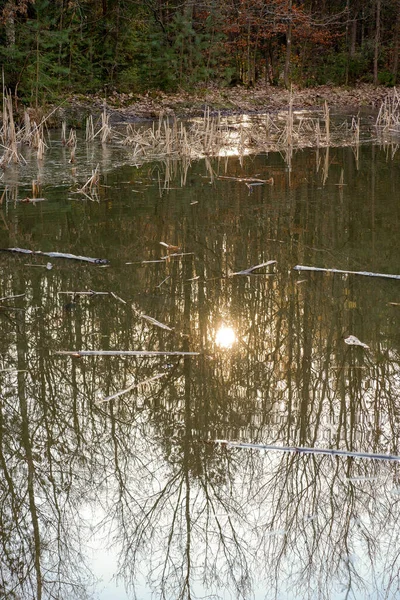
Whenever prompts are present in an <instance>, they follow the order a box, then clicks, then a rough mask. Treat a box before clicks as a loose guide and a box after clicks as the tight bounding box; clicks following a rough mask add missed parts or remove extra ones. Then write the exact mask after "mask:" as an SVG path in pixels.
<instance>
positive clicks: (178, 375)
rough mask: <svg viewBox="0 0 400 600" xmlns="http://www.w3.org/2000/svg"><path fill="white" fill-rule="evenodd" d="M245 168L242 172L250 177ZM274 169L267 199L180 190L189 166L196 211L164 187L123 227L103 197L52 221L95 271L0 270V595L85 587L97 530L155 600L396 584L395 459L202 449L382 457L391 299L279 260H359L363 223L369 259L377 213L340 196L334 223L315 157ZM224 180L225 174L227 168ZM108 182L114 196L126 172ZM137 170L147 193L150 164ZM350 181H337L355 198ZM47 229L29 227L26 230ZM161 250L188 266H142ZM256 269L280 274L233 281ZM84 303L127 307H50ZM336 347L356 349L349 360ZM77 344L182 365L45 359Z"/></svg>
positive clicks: (393, 375) (394, 414)
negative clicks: (222, 331)
mask: <svg viewBox="0 0 400 600" xmlns="http://www.w3.org/2000/svg"><path fill="white" fill-rule="evenodd" d="M341 152H342V151H341V150H336V151H334V150H333V151H332V152H331V159H332V160H333V158H335V157H336V160H337V161H340V160H341ZM343 152H344V151H343ZM360 155H361V158H360V166H359V169H360V170H359V171H356V172H353V171H352V177H353V178H357V177H358V178H359V181H358V185H360V186H361V188H363V186H364V179H365V178H366V177H367V176H369V175H368V173H367V172H366V168H365V167H363V161H362V158H363V153H362V152H361V153H360ZM346 158H347V155H345V154H343V163H344V164H347V162H346V160H345V159H346ZM262 160H263V159H261V158H260V159H259V163H257V164H256V165H254V166H252V169H253V170H254V169H255V167H256V166H257V169H258V170H260V172H262V169H265V165H264V163H263V162H262ZM274 160H275V163H273V164H272V163H271V164H270V165H268V169H269V170H270V169H272V168H274V169H275V170H274V178H275V180H276V181H275V186H274V189H273V190H272V188H268V189H264V190H261V188H255V190H254V191H253V192H252V194H251V195H249V196H248V195H247V189H246V190H245V192H246V195H245V196H244V195H243V189H242V188H241V187H240V185H239V184H238V182H236V181H234V180H232V181H229V182H228V181H215V182H214V184H213V186H214V187H213V188H212V190H213V192H215V193H213V195H212V194H210V184H209V180H203V179H200V180H199V181H200V183H195V182H196V181H198V180H197V179H196V177H197V175H198V174H199V173H198V172H197V171H196V169H200V168H201V167H200V166H198V165H195V166H193V167H189V166H188V169H187V171H186V170H185V180H186V183H187V185H188V186H191V185H192V186H193V188H194V190H195V192H196V201H197V202H198V203H199V204H201V210H198V205H194V206H192V205H191V204H190V198H191V197H192V196H186V195H185V194H186V189H185V190H182V189H174V186H173V185H171V186H170V191H169V193H168V194H164V195H163V197H162V198H160V195H159V194H158V193H153V192H154V191H155V188H154V187H153V188H150V190H151V193H150V192H149V193H148V194H147V195H145V194H143V198H142V197H141V198H139V200H137V205H135V211H134V216H132V214H131V213H130V212H129V210H128V209H126V212H125V213H124V212H123V210H124V209H123V208H122V204H121V205H118V206H116V207H113V206H112V205H111V202H110V203H104V204H99V205H96V207H93V206H92V205H88V206H87V207H83V206H80V205H79V207H78V209H77V211H76V213H74V214H70V215H67V214H64V213H62V214H60V216H59V217H58V219H59V220H58V221H57V222H58V223H59V226H60V228H59V230H60V231H61V233H60V235H61V237H62V239H64V240H66V239H69V240H71V241H70V245H71V250H75V248H74V243H77V242H74V241H73V240H76V239H79V238H80V239H81V240H82V239H86V240H88V241H87V247H88V248H89V249H90V250H93V252H90V251H89V252H87V254H93V255H101V256H110V252H114V255H113V256H114V257H115V259H114V261H113V264H112V266H111V267H110V268H108V269H100V268H96V267H94V268H93V267H92V266H87V265H79V266H78V265H65V263H62V264H61V263H60V264H58V265H57V266H55V267H54V269H53V270H52V271H51V272H48V271H46V270H43V269H35V268H34V267H29V266H28V267H27V266H25V265H24V263H25V259H20V258H18V257H14V256H13V257H10V256H2V264H1V268H2V274H3V277H2V279H1V282H0V297H5V296H15V295H18V294H21V293H24V292H25V293H26V295H25V296H24V297H20V298H18V299H15V300H13V301H10V302H8V303H7V302H5V303H4V306H3V303H2V308H1V309H0V326H1V334H2V335H1V337H0V356H1V363H0V368H1V372H0V378H1V390H2V397H1V403H0V469H1V473H2V477H1V478H0V525H1V535H0V543H1V549H0V555H1V556H2V557H4V558H2V560H1V561H0V565H1V567H0V569H1V570H0V577H1V579H0V582H1V583H0V585H1V588H0V589H1V592H4V593H5V594H8V596H9V597H10V598H12V597H13V594H14V596H16V597H18V596H19V597H24V596H26V597H32V596H35V597H37V598H40V597H42V598H47V597H52V595H53V597H57V596H59V597H61V596H65V595H68V597H82V596H84V595H85V593H89V591H90V588H89V585H88V583H87V582H88V579H86V575H87V573H86V571H85V569H84V568H83V566H82V565H83V563H84V561H83V560H82V556H83V555H84V554H85V551H84V548H85V540H86V539H87V534H88V532H87V529H88V527H89V525H94V524H95V525H96V527H99V528H100V529H101V531H103V532H104V534H105V535H106V534H107V535H108V536H109V537H110V538H112V540H113V543H114V545H115V549H116V551H118V552H119V557H120V563H119V567H120V573H121V574H123V575H124V577H125V579H126V581H127V582H128V583H129V584H130V585H131V587H134V584H135V582H136V581H137V576H138V574H139V573H141V572H144V573H145V574H146V576H147V580H148V584H149V586H150V587H151V588H152V589H153V590H154V591H155V592H157V593H158V594H159V596H161V597H164V598H192V597H195V596H196V595H197V596H199V595H202V594H203V593H204V594H210V595H211V594H214V593H215V594H222V593H223V591H224V590H226V589H227V590H231V592H232V594H233V595H234V596H235V597H242V598H246V599H247V598H249V597H251V594H252V592H253V591H254V590H255V589H256V588H257V585H260V586H261V587H263V588H264V592H265V590H271V593H270V597H274V594H275V592H277V590H282V589H283V590H287V591H288V593H289V591H290V593H291V594H292V596H294V597H296V598H306V597H318V598H324V597H325V598H329V597H331V596H332V594H333V591H334V590H338V593H339V592H340V593H341V594H342V597H343V596H345V595H346V593H348V596H349V597H350V594H351V593H353V591H354V590H356V592H358V591H360V593H362V594H364V597H366V598H368V597H370V598H371V599H372V598H375V597H377V596H374V595H373V594H374V593H375V592H377V591H380V590H383V589H387V597H390V593H391V591H392V590H395V589H396V586H397V585H398V566H397V565H398V553H397V550H396V548H397V547H398V542H399V540H398V536H397V526H398V500H397V498H398V485H399V482H398V474H397V470H396V466H395V465H391V466H385V465H382V464H380V465H376V464H374V463H372V462H371V463H364V462H361V461H356V460H348V461H346V460H344V459H331V458H329V457H312V456H309V457H307V456H303V455H301V456H300V455H289V456H281V455H280V456H276V455H274V454H270V455H263V454H262V453H260V452H256V451H245V450H239V449H235V448H229V447H227V448H222V447H221V448H215V447H214V444H213V443H212V440H214V439H215V438H227V439H240V440H243V441H250V440H251V441H259V442H264V443H273V442H275V443H280V444H282V445H297V446H299V445H309V446H312V445H315V446H323V447H330V446H331V447H335V448H344V449H348V450H364V451H371V452H378V453H385V452H390V453H393V454H396V453H399V434H398V422H399V407H398V402H397V398H398V395H399V381H398V364H399V358H400V357H399V348H400V346H399V339H398V336H397V337H396V334H395V333H394V332H395V331H396V329H395V324H396V321H395V317H394V316H393V312H391V310H392V309H391V308H390V307H388V305H387V298H388V297H389V296H390V293H392V290H393V288H392V287H391V286H392V284H391V283H386V282H383V283H382V282H370V281H368V282H366V281H360V280H355V279H354V280H350V279H343V278H335V277H331V276H327V277H324V276H323V277H321V276H320V275H319V274H315V275H310V276H308V277H307V278H306V280H301V279H300V278H299V277H298V276H297V274H294V273H293V272H292V271H290V267H291V266H293V265H294V264H296V263H298V262H302V263H305V264H307V263H313V264H316V263H317V262H318V261H321V260H322V261H324V260H328V259H329V261H331V260H332V262H333V261H335V262H336V261H337V263H340V262H342V263H344V262H349V261H354V262H361V261H362V260H366V258H365V257H366V256H368V254H367V249H368V248H369V243H366V244H364V245H363V243H362V242H363V240H362V239H360V235H361V234H360V233H359V231H360V229H359V227H358V221H357V220H360V219H366V220H367V221H368V223H370V222H371V219H374V227H375V230H374V243H375V248H376V252H377V251H378V250H377V249H378V248H379V246H380V247H381V248H386V245H385V244H386V240H385V239H383V238H384V236H383V234H382V233H381V229H380V228H379V219H380V220H381V221H384V216H385V210H386V209H384V208H379V206H377V205H376V198H375V199H374V203H375V204H374V206H373V207H369V205H367V207H366V209H365V211H364V212H362V213H360V214H359V212H358V211H357V209H356V208H353V207H352V204H351V202H350V201H349V198H347V199H346V193H347V192H346V188H344V189H342V190H341V196H340V198H339V200H340V202H341V206H340V210H337V207H336V208H335V207H334V205H333V203H332V202H331V198H330V196H328V193H331V192H329V189H328V188H329V186H328V185H326V186H325V187H324V188H323V190H322V191H321V190H319V189H318V188H319V185H320V183H319V182H318V181H314V179H313V172H312V171H310V165H314V162H315V160H314V157H310V155H306V154H304V156H303V157H299V156H297V155H294V156H293V158H292V172H291V177H290V186H289V181H288V178H287V176H286V175H285V174H284V173H283V163H282V162H279V160H278V159H274ZM374 160H375V161H376V160H378V158H377V153H375V155H374ZM374 165H375V163H372V167H371V168H375V167H374ZM229 168H230V169H231V170H232V175H235V169H236V168H238V169H239V166H236V164H235V163H232V164H231V163H229ZM363 168H364V171H363ZM126 170H127V169H125V171H124V170H122V171H121V173H120V175H116V176H115V178H116V180H115V182H114V183H117V182H118V177H119V178H120V179H121V181H124V180H125V179H127V178H128V177H129V176H130V174H128V173H126ZM350 171H351V169H350V167H349V173H350ZM200 172H201V173H203V171H202V170H201V171H200ZM143 173H147V175H148V177H149V178H150V177H153V176H154V169H153V167H148V170H147V171H145V172H143ZM143 173H142V174H143ZM168 173H169V175H170V176H173V172H172V171H169V172H168ZM269 173H270V171H269V172H268V174H269ZM282 173H283V174H282ZM305 174H307V177H305ZM331 175H332V177H334V175H335V171H333V173H331V174H330V177H331ZM346 175H347V171H346ZM378 175H379V174H378V171H376V174H375V178H377V177H378ZM108 177H109V183H113V181H112V175H109V176H108ZM177 177H178V176H177ZM178 178H179V177H178ZM305 179H307V181H306V182H304V180H305ZM146 181H147V182H148V180H146ZM157 181H158V177H156V183H155V186H156V187H157V185H158V183H157ZM381 183H382V185H383V184H384V182H381ZM376 185H377V183H376ZM121 186H122V183H121ZM355 186H356V182H354V181H350V184H349V188H350V191H349V193H350V194H351V201H352V202H353V194H355V192H356V187H355ZM102 193H106V192H104V191H103V192H102ZM362 193H363V194H365V190H364V191H362ZM321 194H322V196H321ZM328 199H329V203H328ZM124 201H125V200H124ZM128 201H129V202H132V198H131V197H129V196H127V197H126V204H128ZM196 207H197V208H196ZM120 210H121V214H120V213H119V212H118V211H120ZM379 210H381V211H383V214H381V215H379ZM195 211H196V212H195ZM372 212H373V215H374V216H372ZM366 213H368V214H366ZM18 218H20V219H21V222H20V223H17V220H18V219H16V220H15V223H14V226H13V229H12V231H10V236H14V235H15V236H16V239H14V238H12V240H13V243H15V245H18V239H20V238H18V235H21V236H22V235H26V236H31V235H33V234H31V232H30V230H29V228H28V225H27V223H29V219H28V217H27V221H24V220H23V219H22V217H20V216H19V217H18ZM99 223H101V225H99ZM17 225H18V227H17ZM52 226H54V222H53V221H51V220H49V221H47V220H46V218H45V216H43V219H42V221H40V227H39V225H38V227H39V228H40V231H41V235H50V230H51V227H52ZM24 227H25V228H26V229H25V230H24ZM365 230H366V229H365V228H364V229H363V231H365ZM97 237H99V238H100V239H99V241H97ZM28 239H31V238H30V237H28ZM107 240H111V241H112V243H111V242H109V241H107ZM127 240H128V241H127ZM160 241H164V242H170V243H172V244H176V245H177V246H180V247H182V248H183V249H184V250H187V251H190V252H194V254H193V255H186V256H185V257H175V258H174V257H169V258H167V259H165V260H164V261H163V262H162V263H147V264H141V260H142V259H147V260H151V259H157V258H159V256H160V245H159V242H160ZM20 245H22V244H20ZM348 246H350V247H351V252H354V255H353V254H351V253H349V251H348V249H347V248H348ZM114 248H117V250H115V249H114ZM64 249H65V248H64ZM363 253H364V254H363ZM385 256H386V255H385ZM321 257H322V258H321ZM270 259H276V260H277V261H278V263H277V271H276V274H274V275H259V276H249V277H231V276H230V273H232V272H236V271H238V270H240V269H243V268H246V267H249V266H250V265H254V264H258V263H260V262H261V261H267V260H270ZM388 261H389V262H388V264H387V265H386V270H387V271H391V270H393V269H391V268H390V266H391V265H390V259H388ZM128 262H129V263H132V264H129V265H128V264H125V263H128ZM336 266H339V264H337V265H336ZM89 289H93V290H99V291H100V290H103V291H113V292H115V294H116V295H117V296H118V297H120V298H122V299H123V300H125V301H126V302H127V304H123V303H121V302H120V301H118V300H117V299H116V298H115V297H113V296H111V295H104V296H92V297H91V296H82V298H81V299H80V300H79V302H78V303H76V305H75V306H74V307H73V309H71V307H69V308H68V309H67V308H66V307H65V306H64V305H65V304H66V300H65V296H64V295H61V294H59V292H61V291H63V292H65V291H68V290H69V291H71V290H72V291H79V290H81V291H82V290H89ZM140 313H144V314H146V315H150V316H152V317H153V318H154V319H158V320H159V321H160V322H162V323H165V324H167V325H168V326H169V327H172V328H174V331H172V332H171V331H166V330H163V329H160V328H158V327H155V326H154V325H152V324H151V322H149V321H146V320H145V319H142V318H140ZM221 322H227V323H228V324H230V325H231V326H232V327H233V328H234V329H235V332H236V335H237V340H238V341H237V343H236V345H234V346H233V347H232V348H231V349H226V350H220V349H218V348H217V346H216V344H215V331H216V329H217V328H218V326H219V324H220V323H221ZM349 333H353V334H357V335H358V336H359V337H360V339H363V340H364V341H366V342H368V343H369V345H370V346H371V351H370V352H365V351H364V350H363V349H361V348H355V347H353V348H351V347H348V346H346V344H344V342H343V336H345V335H347V334H349ZM82 348H87V349H92V348H93V349H95V348H102V349H148V350H157V349H161V350H178V349H180V350H188V349H193V350H197V351H199V352H200V353H201V355H200V357H199V358H190V359H189V358H186V359H184V360H179V359H171V360H167V359H154V358H151V359H150V358H147V357H146V358H138V359H120V358H110V357H107V358H88V359H77V358H75V357H72V358H60V357H56V356H55V355H54V354H53V351H54V350H59V349H71V350H72V349H82ZM155 374H163V377H161V378H159V379H157V380H155V381H153V382H152V383H151V385H150V386H147V387H145V388H144V389H142V388H140V387H139V388H136V389H132V390H131V391H130V392H129V393H127V394H125V395H123V396H121V397H119V398H118V399H117V400H113V401H110V402H105V403H101V404H97V403H96V400H99V399H104V398H105V397H107V396H109V395H110V394H113V393H115V392H117V391H118V390H123V389H126V388H127V387H128V386H130V385H131V384H132V383H135V382H136V383H140V382H143V381H144V380H146V379H148V378H150V377H151V376H153V375H155ZM89 506H90V507H94V508H93V511H94V516H92V517H90V518H89V517H88V515H87V513H88V507H89ZM99 515H101V522H98V521H99V520H100V516H99ZM107 540H108V537H107ZM104 543H105V544H106V543H107V544H108V541H107V542H104ZM346 590H347V592H346ZM264 595H265V593H264Z"/></svg>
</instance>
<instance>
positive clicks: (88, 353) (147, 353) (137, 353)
mask: <svg viewBox="0 0 400 600" xmlns="http://www.w3.org/2000/svg"><path fill="white" fill-rule="evenodd" d="M55 354H63V355H65V356H76V357H81V356H200V352H180V351H175V352H164V351H155V350H59V351H58V352H56V353H55Z"/></svg>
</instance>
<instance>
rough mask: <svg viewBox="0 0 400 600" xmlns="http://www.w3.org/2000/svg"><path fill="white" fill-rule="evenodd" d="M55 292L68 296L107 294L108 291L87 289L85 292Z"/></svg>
mask: <svg viewBox="0 0 400 600" xmlns="http://www.w3.org/2000/svg"><path fill="white" fill-rule="evenodd" d="M57 294H69V295H70V296H108V295H109V292H95V291H94V290H88V291H87V292H70V291H68V292H57Z"/></svg>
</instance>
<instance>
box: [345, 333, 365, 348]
mask: <svg viewBox="0 0 400 600" xmlns="http://www.w3.org/2000/svg"><path fill="white" fill-rule="evenodd" d="M344 342H345V344H348V345H349V346H361V348H366V349H367V350H369V346H368V345H367V344H364V342H360V340H359V339H358V338H357V337H356V336H355V335H349V336H348V337H347V338H346V339H345V340H344Z"/></svg>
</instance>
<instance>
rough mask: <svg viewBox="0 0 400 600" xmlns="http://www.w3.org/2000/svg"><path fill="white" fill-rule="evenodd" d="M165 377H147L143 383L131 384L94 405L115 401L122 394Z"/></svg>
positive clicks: (162, 374)
mask: <svg viewBox="0 0 400 600" xmlns="http://www.w3.org/2000/svg"><path fill="white" fill-rule="evenodd" d="M165 375H167V373H158V375H154V376H153V377H148V378H147V379H144V380H143V381H139V382H138V383H132V385H130V386H128V387H127V388H125V389H124V390H121V391H120V392H116V393H115V394H111V396H107V397H106V398H102V399H101V400H98V401H97V402H96V404H102V403H103V402H109V400H115V398H119V397H120V396H123V395H124V394H126V393H127V392H130V391H131V390H134V389H136V388H139V387H142V386H144V385H148V384H149V383H152V382H153V381H156V379H160V377H165Z"/></svg>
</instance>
